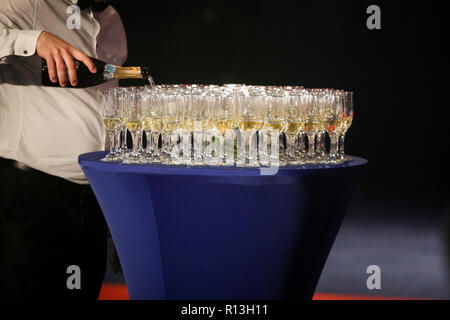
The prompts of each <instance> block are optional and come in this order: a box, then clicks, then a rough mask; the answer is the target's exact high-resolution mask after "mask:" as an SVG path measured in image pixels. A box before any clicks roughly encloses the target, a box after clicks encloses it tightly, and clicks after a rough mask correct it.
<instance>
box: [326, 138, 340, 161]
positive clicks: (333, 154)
mask: <svg viewBox="0 0 450 320" xmlns="http://www.w3.org/2000/svg"><path fill="white" fill-rule="evenodd" d="M328 134H329V136H330V159H332V160H334V159H337V157H338V152H339V136H338V135H337V134H336V133H334V132H330V133H328Z"/></svg>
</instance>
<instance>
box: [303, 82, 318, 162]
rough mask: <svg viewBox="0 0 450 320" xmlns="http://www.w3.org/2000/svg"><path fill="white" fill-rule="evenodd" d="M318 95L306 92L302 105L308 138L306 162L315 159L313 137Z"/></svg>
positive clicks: (315, 129)
mask: <svg viewBox="0 0 450 320" xmlns="http://www.w3.org/2000/svg"><path fill="white" fill-rule="evenodd" d="M317 97H318V95H317V94H314V93H313V92H311V91H310V92H308V93H307V94H306V97H305V100H304V101H305V105H304V112H305V113H304V126H305V134H306V137H307V139H308V152H307V155H306V161H307V162H308V163H314V162H315V161H316V159H315V137H316V133H317V132H318V128H319V125H318V122H319V121H318V115H317V108H316V100H317Z"/></svg>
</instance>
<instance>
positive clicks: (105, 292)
mask: <svg viewBox="0 0 450 320" xmlns="http://www.w3.org/2000/svg"><path fill="white" fill-rule="evenodd" d="M129 299H130V298H129V297H128V291H127V287H126V286H125V285H123V284H104V285H103V287H102V290H101V292H100V297H99V300H129ZM313 300H415V299H414V298H400V297H380V296H363V295H353V294H340V293H320V292H318V293H316V294H314V297H313Z"/></svg>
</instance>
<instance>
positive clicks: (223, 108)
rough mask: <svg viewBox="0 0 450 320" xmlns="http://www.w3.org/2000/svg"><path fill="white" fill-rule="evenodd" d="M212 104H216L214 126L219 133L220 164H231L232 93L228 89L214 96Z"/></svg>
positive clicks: (232, 147) (232, 153) (232, 155)
mask: <svg viewBox="0 0 450 320" xmlns="http://www.w3.org/2000/svg"><path fill="white" fill-rule="evenodd" d="M214 104H215V106H216V108H215V109H216V110H215V111H216V112H215V117H216V118H217V122H216V127H217V130H218V131H219V132H220V135H219V150H220V160H221V161H220V164H221V165H226V164H228V165H229V164H232V163H233V161H231V162H230V161H227V160H233V158H234V143H233V142H234V135H233V134H232V129H233V127H234V121H233V94H232V93H231V92H229V91H225V92H223V93H222V94H221V95H220V94H219V95H217V96H216V97H215V101H214Z"/></svg>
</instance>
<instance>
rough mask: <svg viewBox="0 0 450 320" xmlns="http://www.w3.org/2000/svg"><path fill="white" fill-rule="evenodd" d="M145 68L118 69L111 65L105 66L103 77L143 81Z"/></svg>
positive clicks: (118, 67)
mask: <svg viewBox="0 0 450 320" xmlns="http://www.w3.org/2000/svg"><path fill="white" fill-rule="evenodd" d="M144 70H145V68H141V67H120V66H115V65H112V64H106V65H105V70H104V72H103V75H104V77H105V79H108V80H110V79H143V78H144V77H145V73H146V72H145V71H144Z"/></svg>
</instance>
